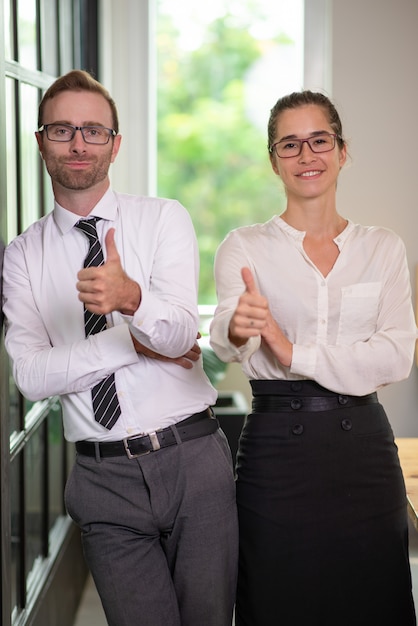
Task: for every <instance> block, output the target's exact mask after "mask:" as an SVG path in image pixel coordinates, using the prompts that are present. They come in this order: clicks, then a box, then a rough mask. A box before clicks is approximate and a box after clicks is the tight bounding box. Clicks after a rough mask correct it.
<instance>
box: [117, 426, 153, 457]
mask: <svg viewBox="0 0 418 626" xmlns="http://www.w3.org/2000/svg"><path fill="white" fill-rule="evenodd" d="M142 437H149V440H150V442H151V446H152V449H151V450H145V452H137V453H135V454H133V453H132V452H131V450H130V448H129V442H130V441H135V439H141V438H142ZM122 441H123V446H124V448H125V452H126V456H127V457H128V459H137V458H138V457H140V456H145V455H146V454H149V453H150V452H155V451H156V450H159V449H160V448H161V446H160V442H159V440H158V437H157V432H156V431H154V432H152V433H141V434H140V435H134V436H133V437H126V438H125V439H122Z"/></svg>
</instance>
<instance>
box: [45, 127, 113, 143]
mask: <svg viewBox="0 0 418 626" xmlns="http://www.w3.org/2000/svg"><path fill="white" fill-rule="evenodd" d="M43 130H44V131H45V132H46V136H47V137H48V139H49V140H50V141H59V142H65V141H72V139H74V136H75V134H76V132H77V131H78V130H79V131H81V134H82V135H83V139H84V141H85V142H86V143H95V144H100V145H103V144H106V143H108V142H109V139H110V138H111V137H116V135H117V133H116V131H115V130H112V129H111V128H105V127H104V126H72V125H71V124H42V126H41V127H40V128H38V132H39V133H41V132H42V131H43Z"/></svg>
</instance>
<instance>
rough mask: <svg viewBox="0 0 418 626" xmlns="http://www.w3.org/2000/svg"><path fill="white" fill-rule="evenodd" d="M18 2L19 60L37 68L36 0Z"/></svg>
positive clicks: (20, 0)
mask: <svg viewBox="0 0 418 626" xmlns="http://www.w3.org/2000/svg"><path fill="white" fill-rule="evenodd" d="M17 4H18V12H19V13H18V60H19V63H21V64H22V65H23V66H24V67H28V68H30V69H33V70H36V69H37V57H38V55H37V48H36V0H19V1H18V3H17Z"/></svg>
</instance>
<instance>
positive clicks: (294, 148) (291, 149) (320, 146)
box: [269, 133, 340, 159]
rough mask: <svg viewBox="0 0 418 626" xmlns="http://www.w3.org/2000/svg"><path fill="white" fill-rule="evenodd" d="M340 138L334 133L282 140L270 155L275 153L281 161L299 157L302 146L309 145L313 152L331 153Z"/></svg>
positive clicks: (271, 148)
mask: <svg viewBox="0 0 418 626" xmlns="http://www.w3.org/2000/svg"><path fill="white" fill-rule="evenodd" d="M337 138H340V137H339V135H336V134H333V133H321V134H320V135H314V136H313V137H307V138H306V139H282V140H281V141H276V143H274V144H273V145H272V146H271V147H270V148H269V152H270V154H271V153H273V151H275V153H276V154H277V156H278V157H280V158H281V159H289V158H291V157H297V156H299V155H300V153H301V152H302V146H303V144H304V143H307V144H308V146H309V147H310V149H311V150H312V152H315V153H318V152H319V153H320V152H330V151H331V150H334V148H335V140H336V139H337Z"/></svg>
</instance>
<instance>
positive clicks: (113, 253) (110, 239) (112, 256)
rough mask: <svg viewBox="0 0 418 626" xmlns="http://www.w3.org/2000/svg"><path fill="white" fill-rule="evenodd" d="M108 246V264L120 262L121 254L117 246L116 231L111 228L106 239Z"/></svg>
mask: <svg viewBox="0 0 418 626" xmlns="http://www.w3.org/2000/svg"><path fill="white" fill-rule="evenodd" d="M105 246H106V262H107V261H119V260H120V257H119V252H118V249H117V247H116V244H115V229H114V228H109V230H108V231H107V233H106V237H105Z"/></svg>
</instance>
